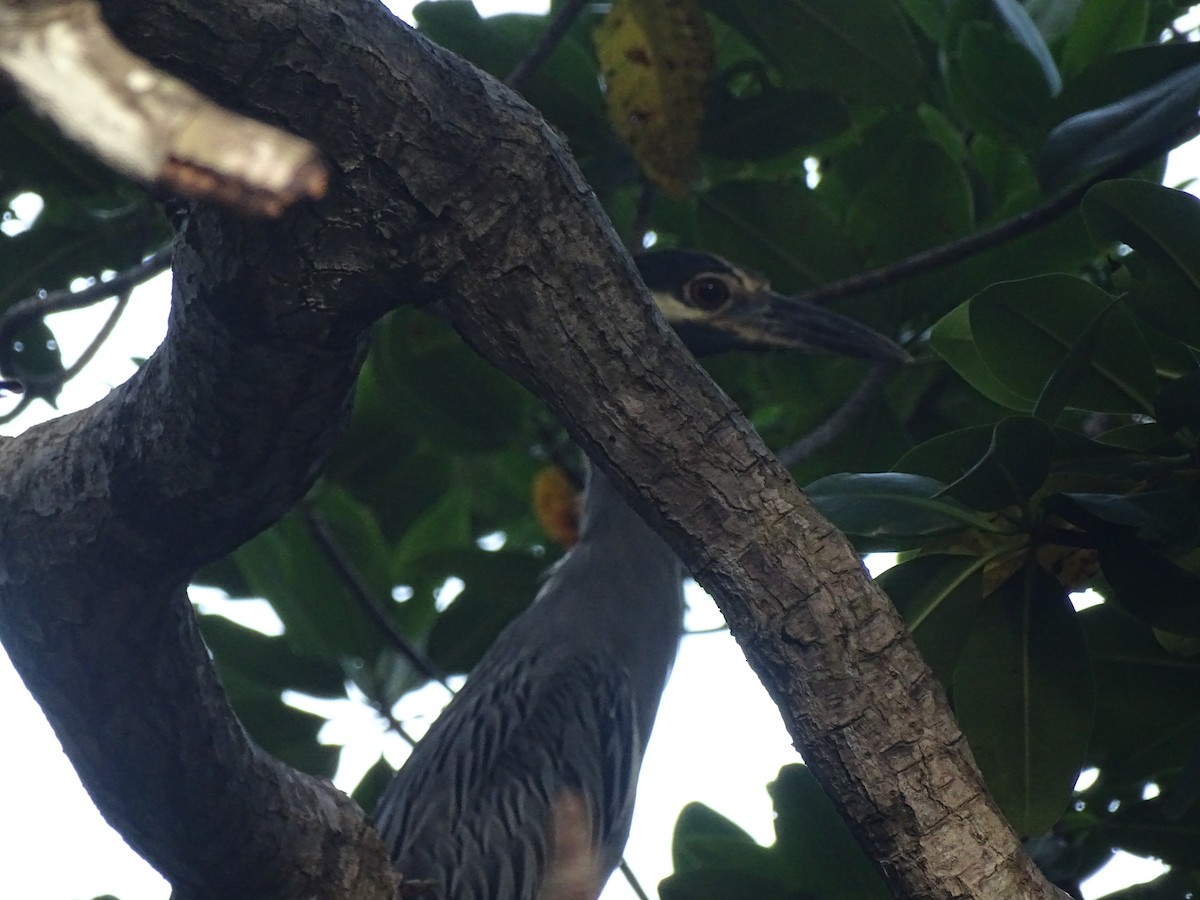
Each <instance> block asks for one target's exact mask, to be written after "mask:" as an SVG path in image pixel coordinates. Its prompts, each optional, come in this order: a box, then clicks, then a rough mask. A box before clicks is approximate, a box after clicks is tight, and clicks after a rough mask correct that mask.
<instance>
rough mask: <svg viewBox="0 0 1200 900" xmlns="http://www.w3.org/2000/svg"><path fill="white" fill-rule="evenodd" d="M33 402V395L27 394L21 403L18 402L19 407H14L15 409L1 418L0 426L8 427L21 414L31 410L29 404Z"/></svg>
mask: <svg viewBox="0 0 1200 900" xmlns="http://www.w3.org/2000/svg"><path fill="white" fill-rule="evenodd" d="M32 402H33V394H26V395H25V396H23V397H22V398H21V399H20V401H18V403H17V405H16V406H15V407H13V409H11V410H9V411H8V412H6V413H5V414H4V415H2V416H0V425H7V424H8V423H9V422H11V421H12V420H13V419H15V418H16V417H17V416H19V415H20V414H21V413H23V412H25V410H26V409H28V408H29V404H30V403H32Z"/></svg>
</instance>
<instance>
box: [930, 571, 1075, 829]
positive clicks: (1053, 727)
mask: <svg viewBox="0 0 1200 900" xmlns="http://www.w3.org/2000/svg"><path fill="white" fill-rule="evenodd" d="M1095 702H1096V701H1095V693H1094V685H1093V682H1092V674H1091V664H1090V662H1089V660H1088V650H1087V646H1086V644H1085V643H1084V639H1083V633H1082V631H1081V629H1080V626H1079V622H1078V621H1077V620H1076V617H1075V611H1074V610H1073V609H1072V608H1071V604H1070V602H1069V601H1068V599H1067V597H1066V594H1065V593H1064V591H1063V589H1062V587H1061V586H1060V585H1059V584H1058V582H1057V581H1055V580H1054V579H1053V578H1051V577H1050V576H1049V575H1047V574H1046V573H1045V572H1044V571H1043V570H1042V569H1041V568H1040V567H1038V566H1036V565H1032V564H1030V565H1026V566H1025V567H1024V569H1023V570H1022V572H1020V573H1018V574H1017V575H1016V576H1014V577H1013V578H1011V579H1009V581H1008V582H1006V583H1005V584H1004V585H1003V586H1002V587H1001V588H1000V590H998V591H997V592H996V593H995V594H994V595H993V596H992V597H990V598H989V599H988V600H987V601H986V602H985V603H984V605H983V608H982V610H981V613H980V616H979V620H978V622H977V624H976V627H975V630H974V631H973V633H972V634H971V637H970V638H969V639H968V641H967V645H966V648H965V649H964V651H963V655H962V660H961V661H960V663H959V665H958V669H957V671H956V672H955V673H954V706H955V712H956V714H957V716H958V720H959V722H960V724H961V725H962V727H963V731H964V733H965V734H966V736H967V739H968V740H969V741H970V744H971V750H972V752H973V753H974V754H975V759H976V761H978V763H979V767H980V768H981V769H982V770H983V773H984V777H985V778H986V779H987V783H988V786H989V787H990V788H991V790H992V793H993V795H994V796H995V797H996V800H997V802H998V803H999V804H1000V808H1001V809H1002V810H1003V811H1004V814H1005V815H1006V816H1007V817H1008V820H1009V821H1010V822H1011V823H1012V825H1013V827H1014V828H1015V829H1016V830H1017V832H1018V833H1019V834H1022V835H1036V834H1041V833H1042V832H1043V831H1045V830H1046V829H1048V828H1049V827H1050V826H1051V825H1053V824H1054V822H1055V821H1057V820H1058V818H1059V817H1060V816H1061V815H1062V814H1063V812H1064V811H1065V810H1066V808H1067V805H1068V803H1069V802H1070V798H1071V790H1072V787H1073V786H1074V784H1075V779H1076V777H1077V776H1078V774H1079V771H1080V769H1081V768H1082V767H1083V762H1084V759H1085V755H1086V752H1087V747H1088V738H1089V736H1090V734H1091V730H1092V722H1093V717H1094V713H1095Z"/></svg>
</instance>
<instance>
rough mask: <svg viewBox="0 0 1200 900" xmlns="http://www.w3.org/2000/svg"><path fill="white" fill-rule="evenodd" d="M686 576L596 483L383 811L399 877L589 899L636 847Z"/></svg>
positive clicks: (474, 896)
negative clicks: (547, 565) (640, 785)
mask: <svg viewBox="0 0 1200 900" xmlns="http://www.w3.org/2000/svg"><path fill="white" fill-rule="evenodd" d="M683 574H684V573H683V569H682V566H681V564H680V562H679V561H678V559H677V558H676V556H675V554H674V553H673V552H672V551H671V550H670V548H669V547H667V545H666V544H665V543H664V542H663V541H662V539H661V538H660V537H659V536H658V535H657V534H655V533H654V532H653V531H652V530H651V529H650V528H649V526H647V525H646V524H645V523H644V522H643V521H642V520H641V518H640V517H639V516H638V515H637V513H635V512H634V511H633V510H632V509H631V508H630V507H629V506H628V505H627V504H626V503H625V501H624V500H623V499H622V498H621V497H620V496H619V495H618V494H617V492H616V491H615V489H614V488H613V487H612V485H611V484H609V482H608V479H607V478H605V477H603V476H602V475H600V474H599V473H597V472H593V473H592V475H591V476H590V478H589V483H588V493H587V499H586V506H585V510H584V521H583V530H582V533H581V537H580V541H579V543H578V544H576V545H575V546H574V547H573V548H571V550H570V551H569V552H568V553H567V555H566V556H565V557H563V559H562V561H561V562H559V564H558V565H557V566H556V567H555V568H554V570H553V571H552V572H551V573H550V575H549V577H548V578H547V580H546V583H545V585H544V586H543V588H542V589H541V591H540V592H539V593H538V596H537V599H536V600H535V601H534V604H533V605H532V606H531V607H530V608H529V610H528V611H527V612H526V613H525V614H524V615H522V616H521V617H519V618H517V619H516V620H515V621H514V622H513V623H512V624H511V625H509V627H508V628H507V629H505V631H504V632H503V633H502V634H501V635H500V637H499V638H498V639H497V640H496V643H495V644H494V645H493V646H492V648H491V649H490V650H489V651H488V653H487V655H486V656H485V657H484V658H483V660H482V661H481V662H480V664H479V665H478V666H477V667H476V669H475V671H474V672H473V673H472V675H471V678H470V680H469V681H468V682H467V685H466V687H465V688H464V689H463V691H462V692H461V693H460V694H459V695H458V696H457V697H455V698H454V700H453V701H452V702H451V703H450V705H449V706H448V707H447V708H446V710H445V712H444V713H442V715H441V716H440V717H439V718H438V720H437V721H436V722H435V723H434V725H433V727H432V728H431V729H430V731H429V734H428V735H427V736H426V737H425V738H424V740H422V741H421V743H420V744H419V745H418V746H417V748H416V750H415V751H414V753H413V756H412V758H411V759H410V760H409V761H408V762H407V763H406V764H405V766H404V768H403V769H401V771H400V772H399V773H398V775H397V777H396V779H395V780H394V781H393V782H392V784H391V785H390V786H389V788H388V791H387V794H386V795H385V796H384V798H383V800H382V801H381V804H380V814H379V819H378V822H377V825H378V827H379V830H380V832H381V834H382V835H383V838H384V840H385V842H387V844H388V845H389V846H390V847H391V848H392V859H393V861H394V862H395V863H396V866H397V868H398V869H399V870H400V872H401V873H402V874H403V875H404V876H405V877H406V878H410V879H419V880H422V881H425V880H428V881H430V882H433V883H434V884H432V885H431V886H430V888H429V894H428V896H430V897H431V898H432V897H436V898H438V900H594V898H595V897H596V896H597V895H598V894H599V892H600V889H601V888H602V887H603V886H604V882H605V881H607V880H608V876H609V874H610V873H611V872H612V870H613V869H614V868H615V866H616V864H617V862H618V861H619V859H620V857H621V851H622V848H623V847H624V845H625V840H626V838H627V837H628V835H629V823H630V818H631V816H632V814H633V800H634V793H635V788H636V783H637V774H638V769H639V767H640V765H641V759H642V751H643V749H644V744H645V740H646V738H647V736H648V735H649V733H650V729H651V726H652V725H653V723H654V716H655V713H656V711H657V708H658V699H659V696H660V695H661V694H662V688H663V684H664V683H665V681H666V678H667V674H668V672H669V671H670V668H671V663H672V661H673V660H674V657H675V649H676V647H677V646H678V643H679V636H680V630H681V627H682V617H683V590H682V583H683ZM464 747H466V748H469V749H470V752H469V753H464V752H463V748H464ZM597 787H600V788H601V789H600V790H597Z"/></svg>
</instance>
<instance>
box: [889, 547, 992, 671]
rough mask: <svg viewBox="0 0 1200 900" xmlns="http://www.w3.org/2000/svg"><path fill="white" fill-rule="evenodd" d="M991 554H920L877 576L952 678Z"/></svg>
mask: <svg viewBox="0 0 1200 900" xmlns="http://www.w3.org/2000/svg"><path fill="white" fill-rule="evenodd" d="M986 562H987V560H986V559H985V558H980V557H974V556H950V555H945V554H935V555H931V556H918V557H917V558H916V559H911V560H908V561H907V562H902V563H900V564H899V565H896V566H893V567H892V568H890V569H888V570H887V571H886V572H884V573H883V574H882V575H880V576H879V578H878V579H877V580H878V581H879V584H880V586H881V587H882V588H883V589H884V590H885V591H887V592H888V596H890V597H891V598H892V602H893V603H894V604H895V605H896V609H897V610H898V611H899V613H900V615H901V616H903V617H904V623H905V624H906V625H907V626H908V629H909V631H911V632H912V634H913V637H914V638H915V639H916V641H917V646H918V647H919V648H920V650H921V655H922V656H924V657H925V661H926V662H927V663H929V667H930V668H931V669H933V671H934V674H936V675H937V676H938V678H939V679H940V680H941V682H942V683H943V684H945V685H949V684H950V679H951V677H952V676H953V674H954V668H955V666H957V665H958V660H959V658H960V657H961V655H962V650H963V646H964V645H965V644H966V641H967V636H968V635H969V634H970V633H971V629H972V628H974V626H975V620H976V619H977V618H978V615H979V604H980V603H981V602H982V600H983V567H984V564H985V563H986Z"/></svg>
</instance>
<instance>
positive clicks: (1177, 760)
mask: <svg viewBox="0 0 1200 900" xmlns="http://www.w3.org/2000/svg"><path fill="white" fill-rule="evenodd" d="M1080 623H1081V624H1082V626H1083V629H1084V634H1085V636H1086V637H1087V642H1088V648H1089V649H1090V651H1091V656H1092V660H1093V663H1094V669H1095V673H1096V687H1097V697H1098V699H1099V710H1098V712H1099V714H1098V715H1097V717H1096V728H1095V733H1094V735H1093V739H1092V745H1091V749H1090V750H1089V753H1088V762H1089V764H1091V765H1096V766H1099V767H1100V768H1101V769H1102V771H1103V774H1104V781H1105V782H1106V783H1108V784H1114V785H1128V786H1129V787H1130V789H1131V790H1133V791H1135V792H1136V794H1137V795H1138V796H1140V795H1141V791H1142V787H1143V785H1145V784H1146V782H1148V781H1156V780H1158V779H1161V778H1163V777H1164V776H1165V775H1167V774H1169V773H1174V772H1175V771H1176V770H1177V769H1178V767H1179V766H1180V765H1181V764H1182V763H1183V761H1184V760H1185V759H1186V758H1187V755H1188V754H1189V753H1190V752H1191V750H1192V747H1193V745H1194V743H1195V741H1196V740H1197V739H1200V657H1198V656H1195V655H1193V656H1180V655H1178V654H1174V653H1170V652H1168V651H1167V650H1165V649H1163V647H1162V644H1161V643H1160V642H1159V641H1158V640H1156V639H1155V635H1154V633H1153V632H1152V631H1151V629H1150V627H1149V626H1147V625H1145V624H1144V623H1142V622H1138V621H1136V620H1135V619H1132V618H1130V616H1129V614H1128V613H1127V612H1125V611H1124V610H1122V609H1120V608H1119V607H1118V606H1117V605H1116V604H1113V603H1105V604H1102V605H1100V606H1093V607H1092V608H1090V609H1086V610H1084V611H1083V612H1082V613H1080Z"/></svg>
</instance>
